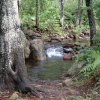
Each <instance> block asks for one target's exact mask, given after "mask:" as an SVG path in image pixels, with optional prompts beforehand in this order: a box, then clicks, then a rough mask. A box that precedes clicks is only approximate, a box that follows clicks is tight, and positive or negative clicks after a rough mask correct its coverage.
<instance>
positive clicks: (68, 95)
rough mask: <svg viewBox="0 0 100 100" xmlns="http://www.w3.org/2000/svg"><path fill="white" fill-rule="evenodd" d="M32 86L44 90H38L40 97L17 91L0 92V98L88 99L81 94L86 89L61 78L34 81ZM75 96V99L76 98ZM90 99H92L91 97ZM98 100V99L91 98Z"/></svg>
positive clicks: (4, 99) (19, 99) (3, 99)
mask: <svg viewBox="0 0 100 100" xmlns="http://www.w3.org/2000/svg"><path fill="white" fill-rule="evenodd" d="M32 85H33V86H35V87H37V88H38V89H40V90H43V91H45V92H39V94H40V98H36V97H34V96H32V95H30V94H27V95H23V94H20V93H18V92H14V93H12V92H4V93H0V100H90V99H89V98H87V99H84V98H83V97H82V96H83V94H86V91H87V90H88V89H87V88H86V90H84V89H82V88H79V87H76V86H74V85H71V84H69V83H68V86H67V85H66V86H64V85H63V84H62V80H55V81H47V80H46V81H43V80H42V81H41V80H39V81H36V82H34V84H32ZM84 97H85V96H84ZM76 98H77V99H76ZM91 100H92V99H91ZM93 100H100V99H93Z"/></svg>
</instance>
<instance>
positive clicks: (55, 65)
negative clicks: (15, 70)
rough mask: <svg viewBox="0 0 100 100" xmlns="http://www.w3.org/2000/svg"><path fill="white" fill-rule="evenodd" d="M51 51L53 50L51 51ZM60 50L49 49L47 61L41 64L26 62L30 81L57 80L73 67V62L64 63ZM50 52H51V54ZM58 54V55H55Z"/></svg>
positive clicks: (58, 48) (59, 48)
mask: <svg viewBox="0 0 100 100" xmlns="http://www.w3.org/2000/svg"><path fill="white" fill-rule="evenodd" d="M52 49H53V50H52ZM62 50H63V49H62V48H61V47H57V48H54V47H53V48H49V49H48V50H47V53H48V54H47V56H48V58H47V60H46V61H41V62H33V61H27V63H26V66H27V67H28V73H29V76H30V77H31V79H32V80H58V79H60V78H61V77H62V76H63V75H64V74H65V73H66V72H67V70H68V69H69V68H70V67H71V66H72V65H73V62H74V61H70V60H69V61H64V60H63V53H62ZM51 51H52V52H51ZM57 54H58V55H57Z"/></svg>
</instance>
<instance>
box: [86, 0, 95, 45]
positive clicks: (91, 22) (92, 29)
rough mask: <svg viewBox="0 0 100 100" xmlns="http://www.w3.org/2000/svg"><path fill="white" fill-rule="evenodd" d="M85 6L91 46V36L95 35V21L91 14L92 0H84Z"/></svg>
mask: <svg viewBox="0 0 100 100" xmlns="http://www.w3.org/2000/svg"><path fill="white" fill-rule="evenodd" d="M85 1H86V6H87V15H88V19H89V26H90V45H91V46H92V45H93V41H92V39H93V36H94V35H95V34H96V26H95V19H94V14H93V8H92V0H85Z"/></svg>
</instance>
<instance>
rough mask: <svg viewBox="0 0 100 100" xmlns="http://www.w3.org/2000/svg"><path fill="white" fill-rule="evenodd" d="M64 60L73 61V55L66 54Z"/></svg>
mask: <svg viewBox="0 0 100 100" xmlns="http://www.w3.org/2000/svg"><path fill="white" fill-rule="evenodd" d="M63 59H64V60H72V54H71V53H64V56H63Z"/></svg>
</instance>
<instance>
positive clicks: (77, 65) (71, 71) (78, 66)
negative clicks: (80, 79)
mask: <svg viewBox="0 0 100 100" xmlns="http://www.w3.org/2000/svg"><path fill="white" fill-rule="evenodd" d="M84 65H85V62H84V61H82V62H80V63H74V64H73V66H72V67H71V68H70V69H69V70H68V71H67V74H66V76H73V75H75V74H77V73H78V72H79V71H80V70H81V69H82V68H83V66H84Z"/></svg>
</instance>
